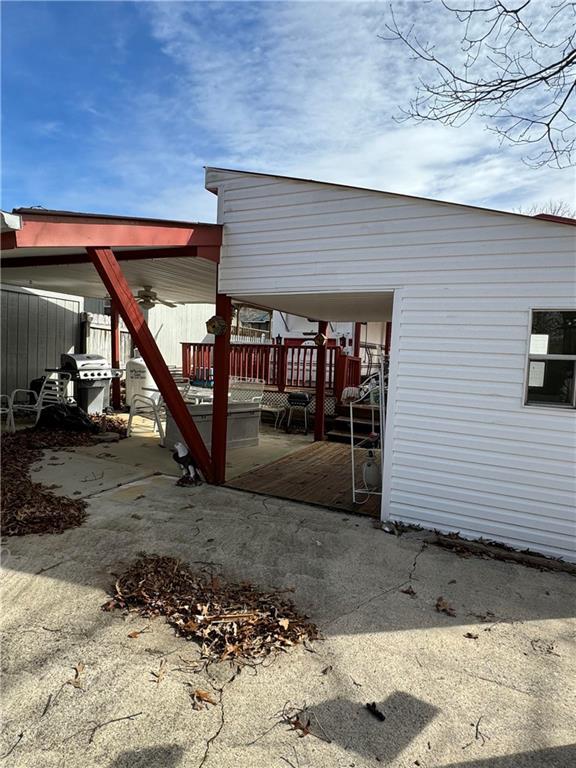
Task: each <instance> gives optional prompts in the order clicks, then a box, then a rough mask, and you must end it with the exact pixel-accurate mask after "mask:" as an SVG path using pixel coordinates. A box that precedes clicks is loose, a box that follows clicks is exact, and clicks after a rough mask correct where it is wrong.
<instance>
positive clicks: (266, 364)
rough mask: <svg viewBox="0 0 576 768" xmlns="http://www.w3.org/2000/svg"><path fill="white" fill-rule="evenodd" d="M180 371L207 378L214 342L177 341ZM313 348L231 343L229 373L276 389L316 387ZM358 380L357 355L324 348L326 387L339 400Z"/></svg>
mask: <svg viewBox="0 0 576 768" xmlns="http://www.w3.org/2000/svg"><path fill="white" fill-rule="evenodd" d="M181 345H182V373H183V375H184V376H186V377H191V378H193V379H195V380H196V381H211V380H212V379H213V375H214V370H213V369H214V345H213V344H208V343H203V342H199V343H196V342H181ZM317 352H318V351H317V349H316V347H309V346H286V345H284V344H233V345H232V346H231V347H230V376H238V377H241V378H245V379H259V380H261V381H263V382H264V383H265V384H266V385H268V386H274V387H276V388H277V390H278V391H279V392H284V390H285V389H286V388H295V387H296V388H303V389H307V388H313V387H315V386H316V358H317ZM359 383H360V358H358V357H351V356H350V355H346V354H344V353H343V351H342V349H341V347H338V346H329V347H327V348H326V387H327V389H328V390H330V391H332V392H333V394H334V395H335V396H336V397H337V398H338V399H340V397H341V395H342V390H343V389H344V388H345V387H351V386H358V384H359Z"/></svg>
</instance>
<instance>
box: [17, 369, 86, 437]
mask: <svg viewBox="0 0 576 768" xmlns="http://www.w3.org/2000/svg"><path fill="white" fill-rule="evenodd" d="M70 379H71V376H70V374H69V373H57V374H55V375H54V376H47V377H46V378H45V379H44V382H43V383H42V387H41V389H40V392H39V393H37V392H35V391H34V390H33V389H15V390H14V391H13V392H12V394H11V395H10V400H11V402H12V418H14V413H15V412H16V413H18V412H20V411H22V412H24V413H34V414H36V419H35V421H34V423H35V424H37V423H38V419H39V418H40V414H41V413H42V411H43V409H44V408H49V407H50V406H51V405H66V404H67V403H69V402H71V401H72V398H71V397H68V392H67V390H68V384H69V383H70ZM19 393H20V394H26V395H31V396H32V402H30V398H28V402H27V403H19V402H18V401H17V399H16V395H17V394H19Z"/></svg>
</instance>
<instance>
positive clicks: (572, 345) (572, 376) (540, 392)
mask: <svg viewBox="0 0 576 768" xmlns="http://www.w3.org/2000/svg"><path fill="white" fill-rule="evenodd" d="M575 380H576V310H572V311H562V310H540V309H538V310H533V311H532V326H531V332H530V349H529V352H528V381H527V383H526V405H544V406H556V407H557V408H576V387H575Z"/></svg>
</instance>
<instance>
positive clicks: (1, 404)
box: [0, 395, 16, 432]
mask: <svg viewBox="0 0 576 768" xmlns="http://www.w3.org/2000/svg"><path fill="white" fill-rule="evenodd" d="M5 403H6V404H5ZM4 415H5V416H6V431H7V432H16V427H15V426H14V412H13V411H12V400H11V398H10V395H0V416H4Z"/></svg>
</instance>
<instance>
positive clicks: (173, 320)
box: [146, 304, 215, 367]
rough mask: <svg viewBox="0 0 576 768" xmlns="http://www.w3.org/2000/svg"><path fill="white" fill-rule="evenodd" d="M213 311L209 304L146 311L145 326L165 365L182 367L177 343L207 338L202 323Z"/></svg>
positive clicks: (163, 307) (204, 322) (158, 305)
mask: <svg viewBox="0 0 576 768" xmlns="http://www.w3.org/2000/svg"><path fill="white" fill-rule="evenodd" d="M214 311H215V307H214V305H213V304H180V305H178V306H177V307H174V308H171V307H165V306H163V305H162V304H157V305H156V306H155V307H154V309H149V310H148V312H147V313H146V314H147V322H148V326H149V328H150V330H151V332H152V334H153V336H154V338H155V339H156V343H157V344H158V347H159V349H160V351H161V352H162V355H163V356H164V359H165V360H166V363H167V364H168V365H174V366H177V367H180V366H181V365H182V347H181V345H180V342H182V341H204V340H205V339H206V338H207V334H206V320H208V319H209V318H210V317H212V315H213V314H214Z"/></svg>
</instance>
